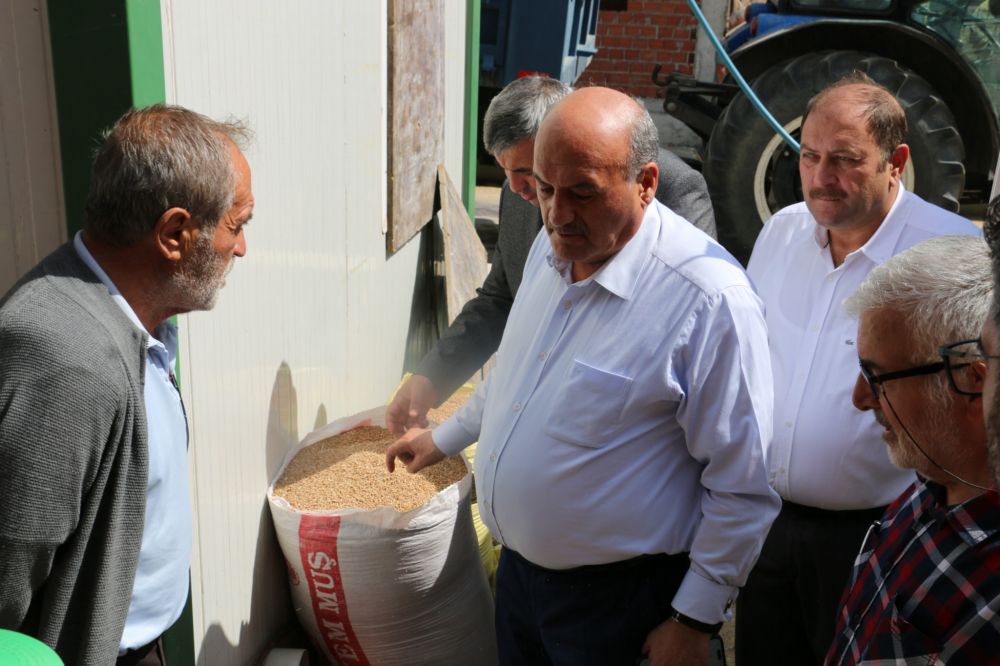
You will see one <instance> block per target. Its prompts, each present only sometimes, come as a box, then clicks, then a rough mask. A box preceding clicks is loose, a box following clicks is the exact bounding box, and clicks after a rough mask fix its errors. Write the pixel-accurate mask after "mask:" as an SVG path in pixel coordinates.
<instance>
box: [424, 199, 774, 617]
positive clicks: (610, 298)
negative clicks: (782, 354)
mask: <svg viewBox="0 0 1000 666" xmlns="http://www.w3.org/2000/svg"><path fill="white" fill-rule="evenodd" d="M766 337H767V336H766V331H765V326H764V319H763V315H762V312H761V308H760V301H759V299H758V298H757V296H756V294H754V292H753V290H752V289H751V287H750V286H749V282H748V280H747V278H746V275H745V274H744V273H743V271H742V270H741V269H740V267H739V266H738V264H737V263H736V262H735V260H734V259H732V257H730V256H729V255H728V253H726V252H725V250H723V249H722V248H721V247H720V246H719V245H718V244H717V243H715V242H714V241H713V240H711V239H710V238H709V237H708V236H706V235H705V234H704V233H702V232H701V231H699V230H698V229H696V228H695V227H693V226H692V225H690V224H688V223H687V222H685V221H684V220H683V219H682V218H680V217H678V216H677V215H675V214H674V213H672V212H670V211H669V210H668V209H667V208H665V207H663V206H662V205H661V204H659V203H658V202H656V203H654V204H651V205H650V206H649V207H648V209H647V211H646V214H645V217H644V219H643V223H642V225H641V226H640V228H639V231H638V232H637V233H636V235H635V236H634V237H633V238H632V239H631V240H630V241H629V242H628V243H627V244H626V246H625V247H624V248H623V249H622V250H621V251H620V252H618V253H617V254H616V255H614V256H613V257H612V258H611V259H610V260H608V261H607V263H605V264H604V265H603V266H602V267H601V268H600V269H599V270H598V271H597V272H596V273H595V274H594V275H592V276H591V277H589V278H587V279H585V280H581V281H579V282H576V283H573V282H572V278H571V277H570V265H569V264H568V262H565V261H561V260H559V259H557V258H554V257H553V256H552V254H551V245H550V243H549V240H548V237H547V236H546V234H545V233H544V231H543V232H542V233H540V234H539V235H538V237H537V238H536V239H535V243H534V245H533V246H532V249H531V253H530V254H529V256H528V261H527V264H526V266H525V270H524V281H523V283H522V285H521V288H520V290H519V291H518V293H517V298H516V299H515V301H514V306H513V308H512V310H511V313H510V318H509V320H508V322H507V327H506V329H505V331H504V336H503V341H502V342H501V343H500V349H499V352H498V359H497V364H496V367H495V368H494V370H493V371H492V372H491V373H490V375H489V377H488V378H487V380H486V381H485V382H484V383H483V384H482V385H480V387H479V389H478V390H477V392H476V394H475V395H474V396H473V398H472V399H470V401H469V402H468V403H467V404H466V406H465V407H464V408H463V409H462V410H460V411H459V412H458V413H457V414H456V415H455V416H454V417H453V418H452V419H451V420H449V421H447V422H445V423H444V424H442V425H441V426H440V427H439V428H438V429H437V430H435V431H434V441H435V443H436V444H437V446H438V447H439V448H441V449H442V450H443V451H445V452H446V453H449V454H454V453H456V452H458V451H460V450H461V449H462V448H463V447H465V446H466V445H468V444H470V443H471V442H473V441H475V440H476V439H477V437H478V439H479V446H478V450H477V453H476V470H475V471H476V473H475V479H476V491H477V497H478V498H479V509H480V513H481V514H482V517H483V521H484V522H485V523H486V525H487V526H488V527H489V529H490V531H491V532H492V534H493V535H494V536H495V537H496V538H497V539H498V540H499V541H500V542H501V543H502V544H504V545H505V546H507V547H509V548H511V549H513V550H515V551H517V552H519V553H521V554H522V555H523V556H524V557H526V558H527V559H528V560H530V561H531V562H534V563H536V564H538V565H540V566H543V567H547V568H552V569H565V568H571V567H576V566H581V565H590V564H603V563H608V562H616V561H621V560H625V559H629V558H632V557H636V556H638V555H641V554H650V553H671V554H673V553H680V552H685V551H689V552H690V556H691V568H690V570H689V571H688V573H687V575H686V577H685V579H684V581H683V583H682V584H681V587H680V589H679V590H678V592H677V595H676V597H675V598H674V599H673V605H674V607H675V608H677V609H678V610H679V611H681V612H682V613H685V614H687V615H690V616H691V617H694V618H697V619H699V620H702V621H705V622H719V621H722V619H723V618H724V616H725V614H726V608H727V606H728V605H729V603H730V602H731V601H732V600H733V599H734V598H735V595H736V589H737V588H738V587H739V586H741V585H742V584H743V583H744V581H745V580H746V576H747V574H748V572H749V570H750V568H751V566H752V564H753V563H754V561H755V560H756V557H757V554H758V552H759V550H760V546H761V544H762V542H763V539H764V536H765V534H766V532H767V529H768V527H769V525H770V524H771V521H772V520H773V519H774V517H775V516H776V515H777V511H778V507H779V502H778V498H777V496H776V495H775V493H774V492H773V491H772V490H771V489H770V488H769V487H768V484H767V479H766V474H765V469H764V465H763V454H762V446H761V442H762V441H763V440H767V439H769V438H770V436H771V413H772V404H771V401H772V395H773V391H772V386H771V372H770V362H769V357H768V352H767V339H766Z"/></svg>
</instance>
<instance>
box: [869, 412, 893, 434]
mask: <svg viewBox="0 0 1000 666" xmlns="http://www.w3.org/2000/svg"><path fill="white" fill-rule="evenodd" d="M872 414H873V415H874V416H875V422H876V423H878V424H879V425H880V426H882V427H883V428H885V429H887V430H892V426H890V425H889V419H887V418H885V414H883V413H882V412H880V411H873V412H872Z"/></svg>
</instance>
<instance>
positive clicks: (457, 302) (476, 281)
mask: <svg viewBox="0 0 1000 666" xmlns="http://www.w3.org/2000/svg"><path fill="white" fill-rule="evenodd" d="M438 187H440V188H441V213H440V218H439V219H440V220H441V233H442V236H444V284H445V292H446V295H447V308H448V323H449V324H451V322H453V321H455V317H457V316H458V313H459V312H461V311H462V307H463V306H464V305H465V304H466V302H467V301H468V300H469V299H471V298H472V297H473V296H475V295H476V288H477V287H479V286H480V285H482V284H483V280H484V279H485V278H486V270H487V268H486V248H484V247H483V244H482V242H481V241H480V240H479V235H478V234H477V233H476V228H475V226H474V225H473V224H472V220H470V219H469V214H468V212H466V210H465V205H464V204H463V203H462V197H461V196H459V194H458V189H456V187H455V184H454V183H452V182H451V178H449V177H448V171H447V169H445V168H444V165H443V164H442V165H439V166H438Z"/></svg>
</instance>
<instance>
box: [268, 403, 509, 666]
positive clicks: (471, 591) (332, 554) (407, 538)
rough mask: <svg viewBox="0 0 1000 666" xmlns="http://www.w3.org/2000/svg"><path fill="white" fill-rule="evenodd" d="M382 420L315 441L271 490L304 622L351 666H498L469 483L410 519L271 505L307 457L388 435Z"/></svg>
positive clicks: (349, 423) (375, 414) (351, 421)
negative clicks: (320, 449)
mask: <svg viewBox="0 0 1000 666" xmlns="http://www.w3.org/2000/svg"><path fill="white" fill-rule="evenodd" d="M384 411H385V410H384V408H383V407H379V408H376V409H372V410H369V411H367V412H362V413H360V414H355V415H354V416H348V417H346V418H342V419H338V420H337V421H334V422H333V423H330V424H328V425H327V426H325V427H323V428H320V429H319V430H316V431H314V432H312V433H310V434H309V435H308V436H306V438H305V439H303V440H302V442H300V443H299V445H298V446H297V447H296V448H295V449H294V450H292V451H289V453H288V455H286V456H285V460H284V461H283V462H282V464H281V468H280V469H279V470H278V473H277V475H276V476H275V478H274V480H273V481H272V482H271V484H270V485H269V486H268V489H267V500H268V504H269V505H270V507H271V515H272V516H273V517H274V527H275V530H276V531H277V534H278V542H279V544H280V545H281V550H282V552H283V553H284V555H285V560H286V562H287V564H288V577H289V582H290V584H291V590H292V600H293V602H294V605H295V611H296V613H297V614H298V616H299V621H300V622H301V623H302V626H303V627H304V628H305V629H306V631H307V632H308V633H309V635H310V636H311V637H312V639H313V642H314V643H315V644H316V646H317V647H318V648H319V649H320V650H322V651H323V652H324V654H325V655H326V656H327V657H328V658H329V659H331V660H333V661H334V662H335V663H339V664H342V665H344V666H346V665H348V664H374V665H382V664H385V665H391V664H434V665H443V664H456V665H458V664H461V665H463V666H465V665H473V666H475V665H478V664H483V665H493V664H496V659H497V658H496V638H495V634H494V630H493V601H492V597H491V596H490V590H489V584H488V582H487V580H486V575H485V573H484V572H483V567H482V565H481V564H480V561H479V547H478V543H477V539H476V532H475V528H474V527H473V524H472V515H471V513H470V500H469V494H470V491H471V488H472V475H471V474H466V475H465V477H464V478H463V479H462V480H461V481H459V482H458V483H456V484H453V485H451V486H449V487H447V488H445V489H444V490H442V491H441V492H440V493H438V494H437V495H435V496H434V497H433V498H431V500H430V501H429V502H428V503H427V504H425V505H423V506H421V507H418V508H416V509H413V510H411V511H407V512H405V513H400V512H398V511H396V510H394V509H392V508H389V507H383V508H379V509H371V510H359V509H347V510H337V511H299V510H297V509H293V508H292V507H291V506H290V505H289V504H288V502H286V501H285V500H284V499H283V498H281V497H275V495H274V484H275V482H276V481H277V480H278V479H280V478H281V475H282V474H283V473H284V471H285V467H286V466H287V465H288V463H289V462H290V461H291V460H292V458H293V457H295V454H296V453H298V452H299V451H300V450H302V448H303V447H305V446H308V445H310V444H313V443H315V442H318V441H320V440H323V439H326V438H327V437H331V436H333V435H336V434H338V433H341V432H344V431H345V430H350V429H351V428H354V427H357V426H361V425H378V426H384V425H385V422H384V417H383V415H384ZM395 473H396V474H406V473H407V472H406V470H404V469H400V468H397V470H396V472H395Z"/></svg>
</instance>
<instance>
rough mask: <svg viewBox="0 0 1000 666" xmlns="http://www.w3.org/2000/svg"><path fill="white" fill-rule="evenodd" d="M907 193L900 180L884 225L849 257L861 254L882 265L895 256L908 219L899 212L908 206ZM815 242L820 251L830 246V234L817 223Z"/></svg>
mask: <svg viewBox="0 0 1000 666" xmlns="http://www.w3.org/2000/svg"><path fill="white" fill-rule="evenodd" d="M905 193H906V188H905V187H903V181H902V180H900V181H899V187H898V191H897V192H896V200H895V201H893V202H892V206H891V207H890V208H889V212H888V213H886V214H885V218H883V220H882V224H880V225H879V226H878V229H876V230H875V233H874V234H872V237H871V238H869V239H868V242H866V243H865V244H864V245H862V246H861V247H860V248H858V249H857V250H855V251H854V252H851V254H849V255H847V256H848V257H850V256H851V255H853V254H856V253H859V252H860V253H861V254H864V255H865V256H866V257H868V258H869V259H871V260H872V261H873V262H875V263H876V264H880V263H882V262H883V261H885V260H886V259H888V258H890V257H891V256H892V255H893V254H894V251H895V248H896V245H897V243H898V241H899V235H900V234H901V233H903V226H904V220H905V218H906V216H905V215H903V214H902V213H900V212H899V210H900V208H903V207H905V205H906V204H905V202H904V197H905ZM813 240H815V241H816V245H818V246H819V247H820V249H822V248H825V247H826V246H827V245H829V244H830V232H829V231H828V230H827V229H826V228H825V227H823V226H822V225H820V224H818V223H817V224H816V228H815V229H814V230H813ZM845 263H846V258H845Z"/></svg>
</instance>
